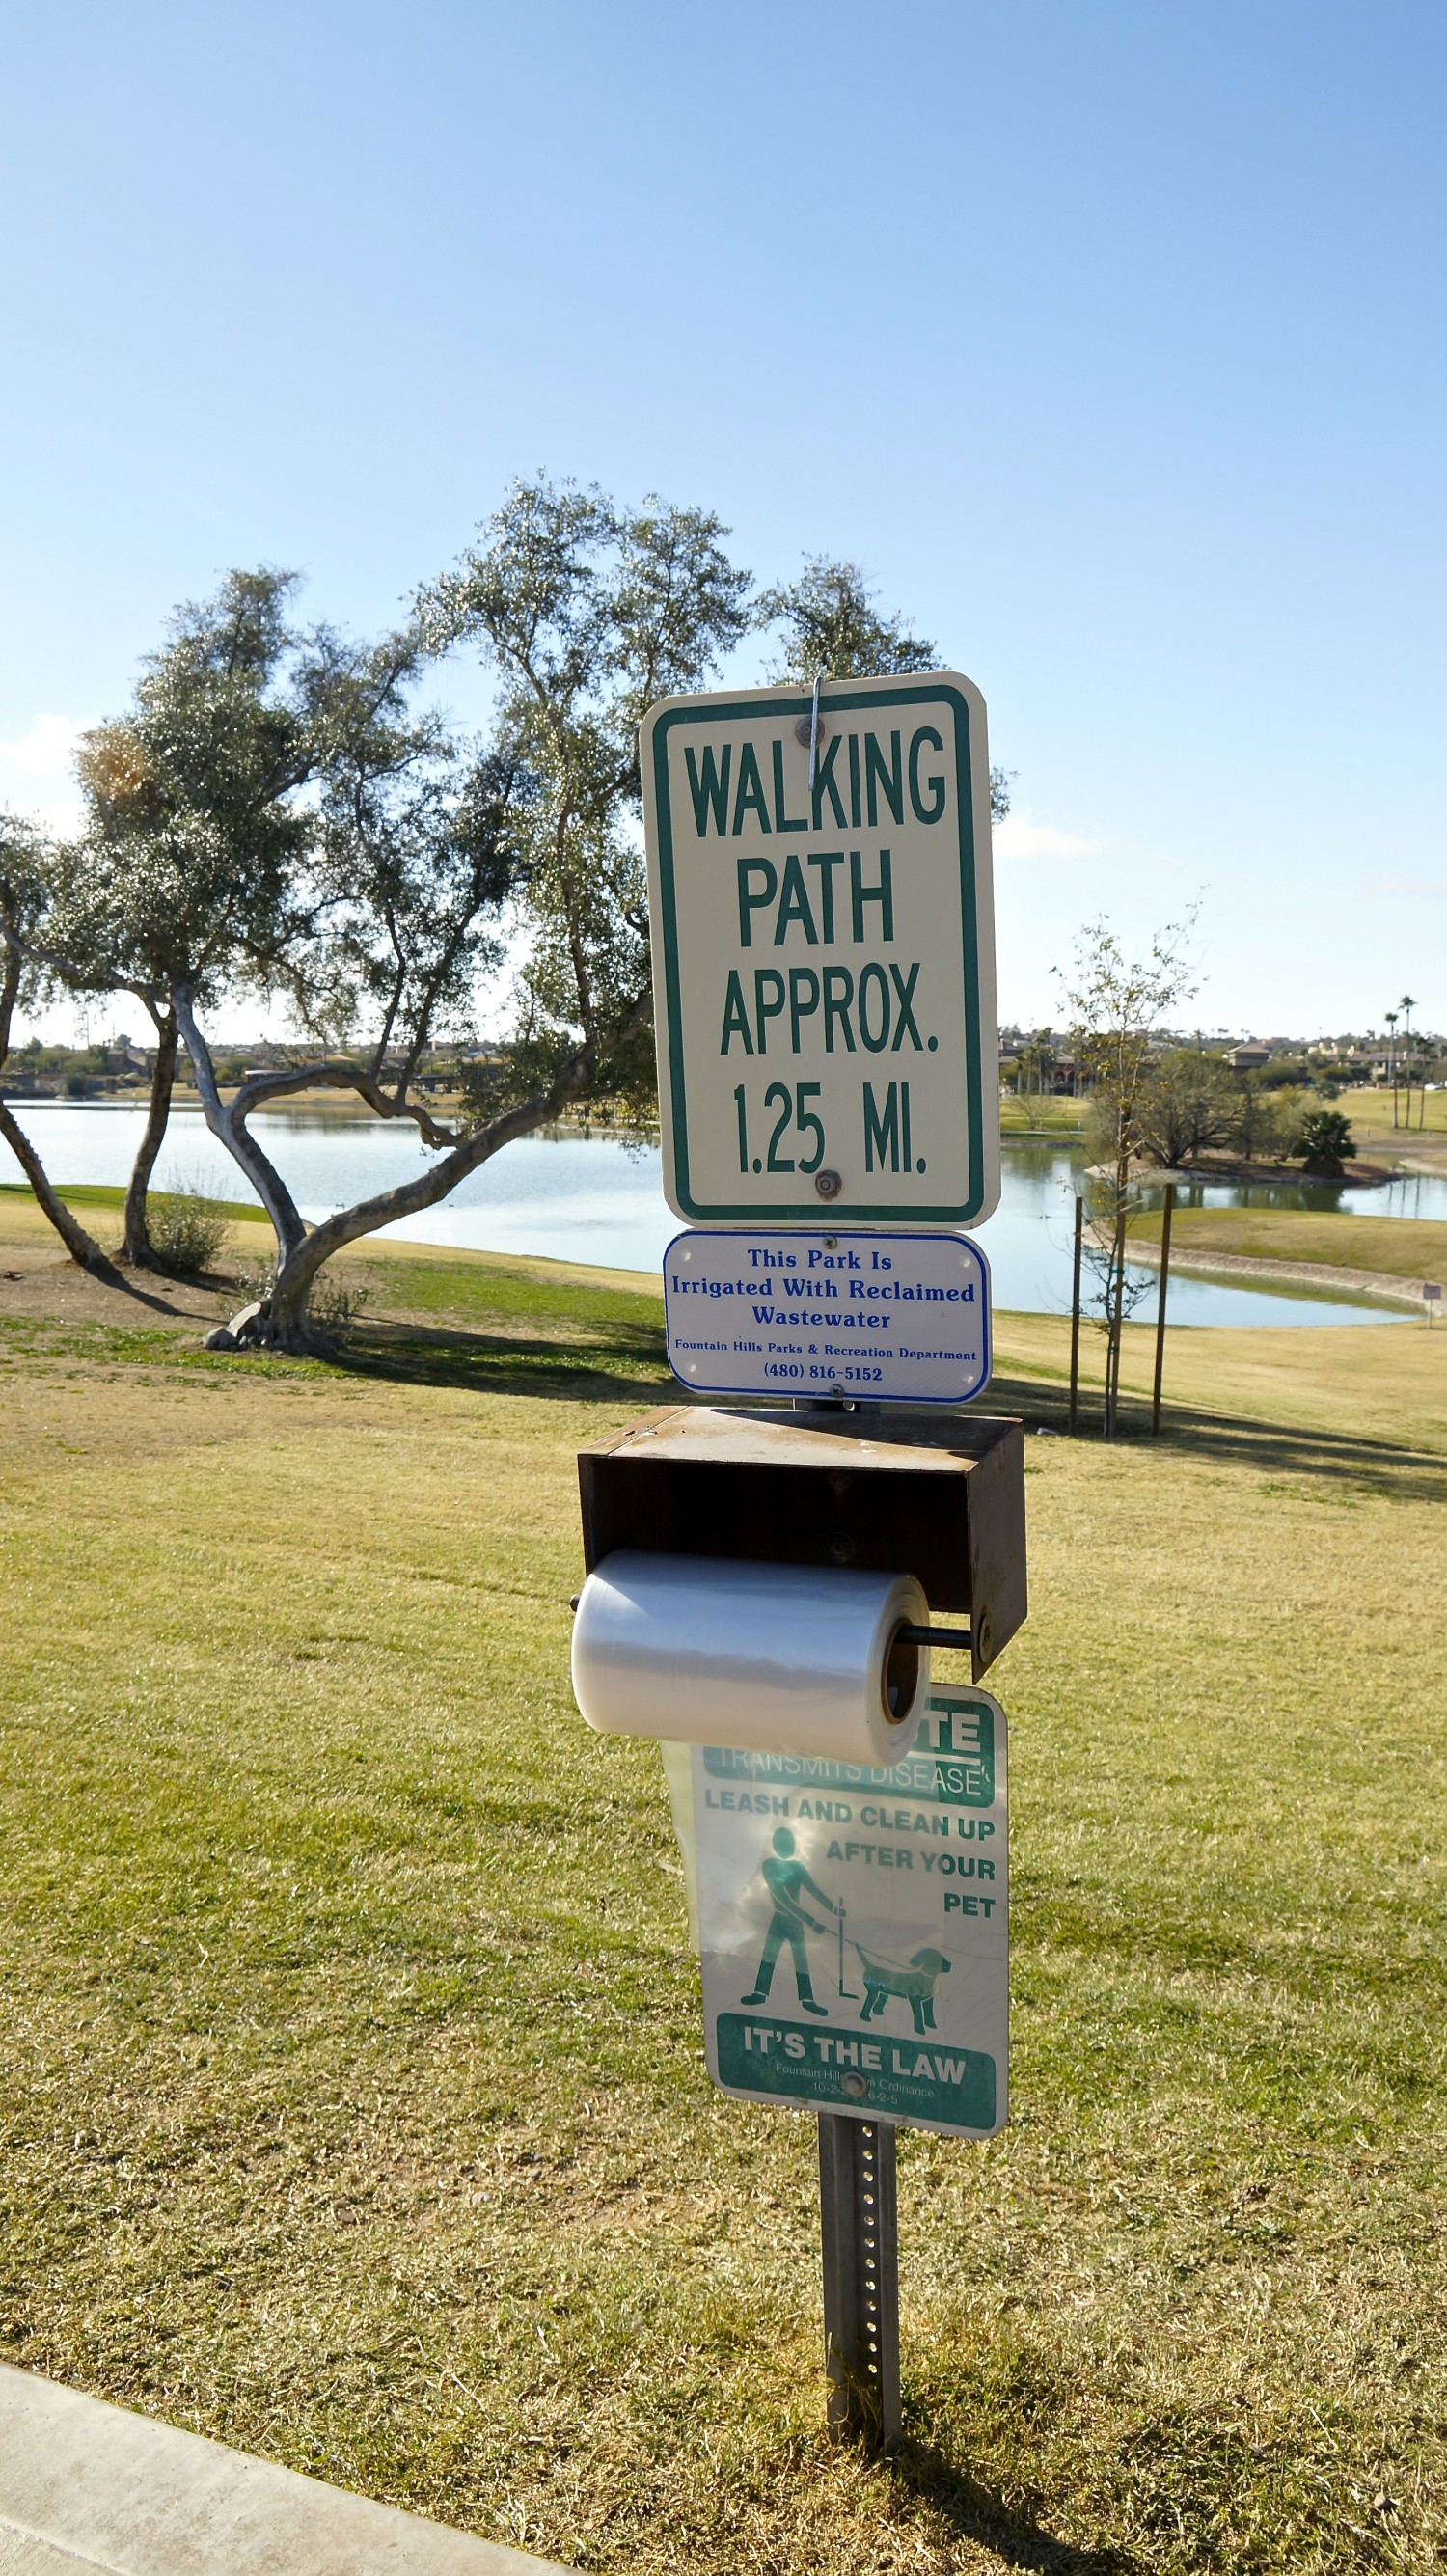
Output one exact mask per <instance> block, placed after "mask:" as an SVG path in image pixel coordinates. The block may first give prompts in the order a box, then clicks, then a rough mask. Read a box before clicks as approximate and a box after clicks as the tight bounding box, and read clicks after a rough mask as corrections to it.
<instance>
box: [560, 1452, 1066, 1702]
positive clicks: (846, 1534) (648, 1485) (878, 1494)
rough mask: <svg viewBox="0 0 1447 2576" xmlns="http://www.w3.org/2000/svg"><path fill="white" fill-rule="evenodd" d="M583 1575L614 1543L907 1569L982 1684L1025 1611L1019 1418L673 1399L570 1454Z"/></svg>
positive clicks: (671, 1551) (677, 1552)
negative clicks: (955, 1628) (960, 1620)
mask: <svg viewBox="0 0 1447 2576" xmlns="http://www.w3.org/2000/svg"><path fill="white" fill-rule="evenodd" d="M578 1477H579V1483H580V1486H581V1489H582V1504H583V1553H584V1558H585V1561H586V1564H587V1569H588V1572H589V1573H590V1574H591V1573H592V1571H593V1568H594V1567H595V1565H597V1564H598V1563H599V1562H600V1561H601V1559H602V1558H604V1557H605V1556H608V1555H610V1554H611V1552H612V1550H613V1549H614V1548H619V1547H637V1548H648V1549H651V1550H654V1551H656V1552H658V1553H661V1554H667V1555H674V1556H727V1557H751V1558H755V1559H759V1560H762V1561H766V1562H769V1563H772V1564H775V1565H821V1566H827V1565H841V1566H845V1565H847V1566H858V1567H861V1568H865V1569H869V1570H871V1571H877V1572H899V1573H907V1574H913V1575H916V1576H917V1577H918V1579H919V1581H920V1582H921V1584H922V1585H923V1586H924V1590H925V1594H926V1597H927V1599H928V1601H929V1605H930V1608H931V1610H933V1611H945V1612H949V1613H953V1614H955V1615H957V1616H958V1615H959V1614H961V1613H963V1614H965V1615H967V1616H968V1618H969V1622H970V1652H971V1658H972V1664H973V1678H974V1679H975V1680H976V1681H978V1680H979V1678H980V1676H981V1674H982V1673H984V1672H985V1671H987V1670H988V1668H989V1666H990V1665H991V1664H992V1663H993V1662H994V1660H995V1658H996V1656H997V1655H998V1654H999V1653H1000V1651H1001V1649H1002V1648H1003V1647H1004V1646H1007V1645H1008V1644H1009V1641H1010V1639H1011V1638H1012V1637H1013V1636H1014V1634H1015V1632H1016V1630H1017V1628H1019V1627H1020V1626H1021V1625H1022V1623H1023V1621H1024V1618H1025V1615H1026V1606H1027V1605H1026V1588H1025V1440H1024V1428H1023V1425H1022V1424H1021V1423H1019V1422H1017V1421H1011V1420H1001V1419H998V1418H994V1419H992V1418H990V1417H981V1416H979V1415H973V1416H961V1415H954V1416H951V1417H949V1418H947V1419H944V1418H941V1416H940V1415H939V1414H938V1413H936V1412H933V1411H931V1410H928V1409H926V1408H923V1407H921V1408H919V1409H917V1410H916V1409H913V1408H907V1407H904V1406H891V1407H890V1409H889V1411H888V1412H883V1411H881V1412H877V1413H875V1412H870V1413H863V1412H846V1411H843V1410H841V1409H840V1408H838V1407H836V1406H826V1405H820V1406H817V1407H816V1406H799V1407H798V1408H797V1409H792V1408H786V1407H780V1408H778V1409H777V1410H775V1409H770V1408H768V1407H766V1406H753V1405H751V1406H749V1407H748V1408H747V1409H744V1408H742V1407H740V1408H738V1409H734V1408H731V1407H728V1406H723V1405H706V1406H705V1405H670V1406H667V1407H665V1408H664V1409H663V1410H662V1411H660V1412H657V1413H650V1414H648V1415H646V1416H645V1418H644V1419H643V1420H642V1421H641V1422H634V1423H630V1424H629V1426H628V1427H627V1429H626V1430H623V1431H616V1432H614V1433H613V1434H612V1435H611V1436H610V1437H609V1438H608V1439H606V1440H599V1441H596V1442H594V1443H593V1444H592V1446H591V1447H589V1448H587V1449H583V1450H581V1451H580V1452H579V1455H578Z"/></svg>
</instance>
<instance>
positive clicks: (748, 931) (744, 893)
mask: <svg viewBox="0 0 1447 2576" xmlns="http://www.w3.org/2000/svg"><path fill="white" fill-rule="evenodd" d="M735 865H736V867H737V869H738V878H739V945H740V947H741V948H752V946H753V944H754V942H753V936H752V933H753V927H754V925H753V921H752V919H751V918H750V916H751V915H752V914H753V913H756V912H757V911H758V910H759V909H760V907H761V906H762V905H764V904H766V903H772V902H773V900H774V897H775V895H776V894H777V893H778V891H779V872H778V870H777V868H776V867H775V865H774V862H773V860H772V859H739V860H736V861H735ZM755 870H758V871H759V872H760V873H761V875H762V877H763V881H764V887H763V892H762V894H751V893H750V891H749V879H750V878H751V877H752V876H753V874H754V872H755Z"/></svg>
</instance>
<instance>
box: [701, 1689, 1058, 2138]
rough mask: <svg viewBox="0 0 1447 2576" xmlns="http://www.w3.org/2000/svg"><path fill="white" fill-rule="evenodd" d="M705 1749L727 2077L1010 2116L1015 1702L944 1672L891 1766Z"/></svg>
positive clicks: (912, 2120) (997, 2121)
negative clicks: (1010, 1738)
mask: <svg viewBox="0 0 1447 2576" xmlns="http://www.w3.org/2000/svg"><path fill="white" fill-rule="evenodd" d="M692 1761H693V1823H694V1847H695V1852H696V1856H697V1869H698V1912H699V1932H700V1944H701V1949H702V1954H703V2010H704V2028H705V2033H706V2038H707V2045H708V2067H709V2073H710V2074H711V2075H712V2076H713V2078H714V2081H715V2082H716V2083H717V2084H719V2085H720V2086H721V2087H722V2089H723V2090H724V2091H725V2092H726V2093H738V2094H742V2095H743V2096H744V2097H745V2098H746V2099H747V2100H749V2101H753V2102H772V2103H789V2104H793V2105H796V2106H797V2107H800V2108H807V2109H810V2110H815V2111H842V2112H854V2113H857V2115H858V2116H859V2117H860V2118H861V2119H865V2120H889V2121H893V2122H896V2123H899V2124H902V2125H903V2126H905V2127H908V2128H916V2129H936V2130H940V2131H943V2132H945V2133H946V2134H948V2135H951V2136H965V2137H971V2138H981V2137H990V2136H993V2134H994V2132H995V2131H996V2130H997V2129H998V2128H999V2127H1000V2126H1001V2125H1002V2123H1003V2121H1004V2119H1005V2111H1006V2074H1007V2044H1008V2019H1009V1993H1008V1943H1007V1904H1008V1893H1009V1891H1008V1851H1007V1844H1008V1835H1007V1832H1006V1783H1005V1717H1004V1712H1003V1710H1002V1709H1001V1707H1000V1705H999V1702H998V1701H997V1700H994V1699H991V1698H990V1697H989V1696H988V1694H987V1693H986V1692H984V1691H978V1690H961V1691H955V1690H950V1689H947V1688H941V1689H936V1690H933V1691H931V1693H930V1696H929V1698H928V1700H927V1702H926V1704H925V1715H924V1718H923V1721H922V1723H921V1725H920V1728H919V1732H918V1734H917V1736H916V1738H915V1741H914V1744H913V1746H912V1748H911V1750H910V1752H909V1753H908V1754H907V1755H906V1756H905V1758H904V1759H903V1760H902V1761H901V1762H899V1763H897V1764H895V1766H894V1767H893V1769H891V1770H887V1771H871V1770H866V1769H862V1768H860V1767H858V1766H857V1765H855V1764H852V1763H840V1762H824V1761H818V1760H812V1759H805V1758H804V1757H802V1756H797V1755H793V1754H788V1753H748V1752H730V1751H727V1750H725V1749H722V1748H720V1747H718V1746H714V1745H695V1746H694V1747H693V1748H692Z"/></svg>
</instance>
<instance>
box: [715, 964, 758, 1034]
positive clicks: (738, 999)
mask: <svg viewBox="0 0 1447 2576" xmlns="http://www.w3.org/2000/svg"><path fill="white" fill-rule="evenodd" d="M735 1037H741V1038H742V1039H743V1042H744V1053H745V1055H752V1054H753V1051H754V1042H753V1039H752V1038H751V1037H750V1035H749V1015H748V1012H747V1011H746V1010H745V1008H744V988H743V986H742V984H741V983H740V982H739V977H738V969H737V967H736V966H731V967H730V968H729V980H728V990H727V994H726V996H725V1000H724V1024H723V1043H722V1045H721V1046H720V1048H719V1054H720V1055H727V1054H728V1051H729V1048H730V1047H731V1046H732V1045H733V1042H734V1039H735Z"/></svg>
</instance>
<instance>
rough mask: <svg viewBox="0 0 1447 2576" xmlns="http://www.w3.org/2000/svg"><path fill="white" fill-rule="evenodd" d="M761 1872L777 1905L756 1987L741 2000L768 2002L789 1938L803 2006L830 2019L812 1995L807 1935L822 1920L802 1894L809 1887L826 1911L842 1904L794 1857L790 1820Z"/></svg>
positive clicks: (840, 1908)
mask: <svg viewBox="0 0 1447 2576" xmlns="http://www.w3.org/2000/svg"><path fill="white" fill-rule="evenodd" d="M762 1876H763V1881H764V1885H765V1886H766V1887H767V1889H768V1891H769V1894H770V1896H771V1897H772V1898H773V1900H774V1911H773V1914H772V1915H771V1917H770V1920H769V1928H768V1931H767V1932H766V1933H765V1935H764V1946H763V1950H762V1952H761V1954H760V1958H759V1964H758V1969H757V1971H756V1973H755V1976H754V1990H753V1993H752V1994H749V1995H744V1996H743V1997H741V2001H742V2002H744V2003H746V2004H762V2003H767V2001H768V1995H769V1988H770V1986H771V1985H772V1984H773V1981H774V1963H775V1961H776V1959H777V1958H778V1955H779V1952H780V1951H781V1950H782V1949H783V1947H784V1944H785V1942H787V1943H788V1945H789V1949H790V1951H791V1953H792V1955H793V1961H794V1983H795V1985H796V1986H797V1987H798V1989H799V2004H800V2008H801V2010H802V2011H804V2012H810V2013H819V2014H820V2015H821V2016H823V2018H825V2019H826V2020H827V2018H828V2007H827V2006H826V2005H824V2004H816V2002H815V2001H814V1980H813V1978H812V1977H811V1976H810V1973H809V1950H808V1944H807V1943H806V1941H805V1939H804V1934H805V1932H806V1930H807V1931H810V1932H822V1931H823V1929H824V1926H823V1924H822V1923H817V1922H816V1921H815V1919H814V1917H813V1915H812V1914H806V1913H805V1911H804V1907H803V1905H802V1904H801V1902H800V1898H801V1896H802V1895H804V1894H805V1893H807V1894H808V1895H810V1896H812V1897H814V1898H815V1899H816V1900H817V1902H818V1903H819V1904H820V1905H822V1906H823V1908H824V1911H825V1913H826V1914H842V1913H843V1911H844V1908H843V1906H842V1905H836V1904H835V1902H834V1899H833V1898H832V1896H826V1895H825V1893H824V1890H823V1888H822V1887H816V1886H815V1884H814V1881H813V1879H812V1878H811V1877H810V1876H809V1873H808V1871H807V1869H806V1868H805V1867H804V1864H803V1862H802V1861H801V1860H796V1859H795V1858H794V1837H793V1835H792V1834H791V1833H790V1831H789V1828H788V1826H787V1825H779V1826H777V1827H776V1828H775V1832H774V1848H773V1851H772V1852H767V1853H766V1854H765V1856H764V1860H763V1863H762Z"/></svg>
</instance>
